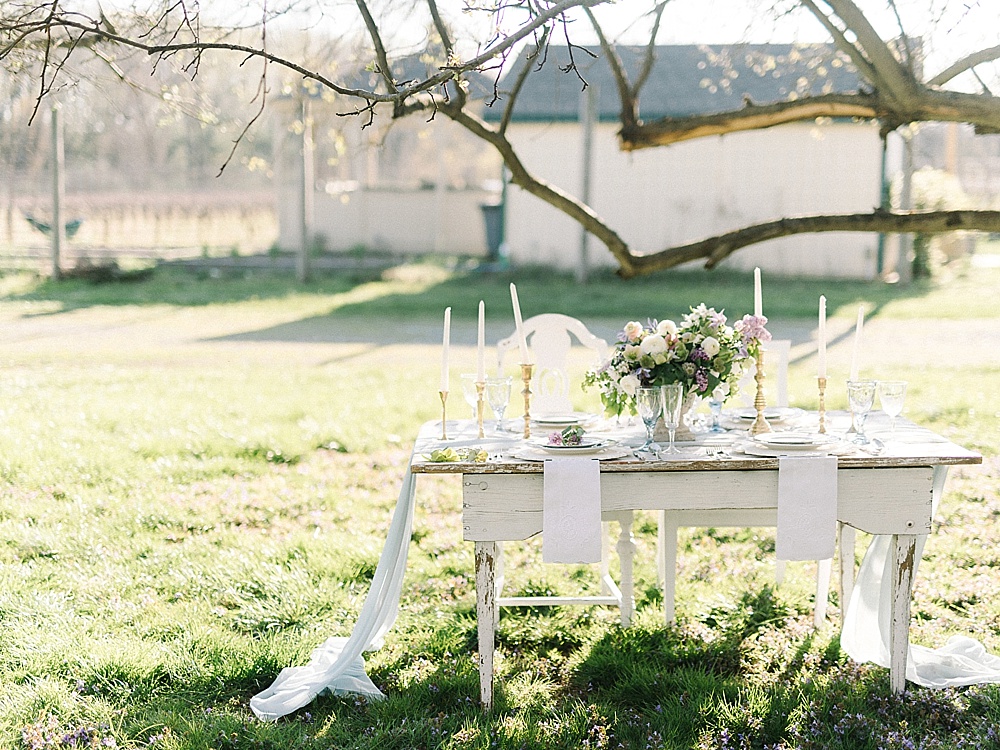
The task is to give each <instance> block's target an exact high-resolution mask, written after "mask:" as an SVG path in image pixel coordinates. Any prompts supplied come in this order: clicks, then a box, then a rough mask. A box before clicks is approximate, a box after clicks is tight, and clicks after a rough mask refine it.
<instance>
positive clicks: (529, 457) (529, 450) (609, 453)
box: [513, 445, 632, 461]
mask: <svg viewBox="0 0 1000 750" xmlns="http://www.w3.org/2000/svg"><path fill="white" fill-rule="evenodd" d="M556 455H559V456H565V455H567V454H566V452H565V451H562V452H560V453H558V454H557V453H553V452H552V451H544V450H541V449H539V448H536V447H534V446H525V447H523V448H519V449H518V450H516V451H514V453H513V456H514V458H519V459H521V460H522V461H546V460H548V459H551V458H553V457H554V456H556ZM569 455H586V456H591V457H592V458H596V459H598V460H600V461H613V460H615V459H616V458H624V457H625V456H631V455H632V451H630V450H629V449H628V448H625V447H624V446H621V445H606V446H603V447H600V448H589V449H587V450H586V451H583V452H582V453H577V454H572V453H571V454H569Z"/></svg>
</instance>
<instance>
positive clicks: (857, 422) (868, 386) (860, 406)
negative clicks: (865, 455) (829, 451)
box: [847, 380, 875, 445]
mask: <svg viewBox="0 0 1000 750" xmlns="http://www.w3.org/2000/svg"><path fill="white" fill-rule="evenodd" d="M847 401H848V403H849V404H850V405H851V416H852V417H853V419H854V428H855V429H856V430H857V431H858V434H857V435H855V437H854V442H855V443H860V444H861V445H865V444H866V443H867V442H868V436H867V435H865V420H867V419H868V412H870V411H871V410H872V406H873V405H874V403H875V381H874V380H848V381H847Z"/></svg>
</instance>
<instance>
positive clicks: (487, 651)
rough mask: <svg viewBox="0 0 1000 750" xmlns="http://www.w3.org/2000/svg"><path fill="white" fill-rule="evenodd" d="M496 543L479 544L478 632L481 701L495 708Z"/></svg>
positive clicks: (477, 549) (477, 547)
mask: <svg viewBox="0 0 1000 750" xmlns="http://www.w3.org/2000/svg"><path fill="white" fill-rule="evenodd" d="M497 554H498V545H497V543H496V542H476V623H477V626H478V631H479V700H480V702H481V703H482V704H483V708H485V709H486V710H489V709H491V708H493V647H494V636H495V634H496V616H497V600H496V561H497Z"/></svg>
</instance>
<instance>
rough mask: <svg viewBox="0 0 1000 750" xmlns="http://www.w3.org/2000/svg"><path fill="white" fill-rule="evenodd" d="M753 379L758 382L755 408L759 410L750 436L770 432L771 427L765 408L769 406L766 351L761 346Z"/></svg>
mask: <svg viewBox="0 0 1000 750" xmlns="http://www.w3.org/2000/svg"><path fill="white" fill-rule="evenodd" d="M753 379H754V380H756V381H757V396H756V397H755V398H754V400H753V406H754V408H755V409H756V410H757V417H756V418H755V419H754V421H753V424H752V425H750V434H751V435H761V434H763V433H765V432H770V431H771V425H769V424H768V423H767V420H766V419H765V418H764V408H765V407H766V406H767V401H766V400H765V398H764V350H763V348H762V347H761V346H760V345H758V346H757V372H756V373H755V374H754V376H753Z"/></svg>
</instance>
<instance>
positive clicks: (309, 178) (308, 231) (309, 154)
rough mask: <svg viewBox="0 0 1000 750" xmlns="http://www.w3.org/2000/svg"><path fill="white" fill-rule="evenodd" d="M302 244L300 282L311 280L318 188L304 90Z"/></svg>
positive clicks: (297, 269)
mask: <svg viewBox="0 0 1000 750" xmlns="http://www.w3.org/2000/svg"><path fill="white" fill-rule="evenodd" d="M300 115H301V116H302V215H301V216H300V219H301V230H302V231H301V235H302V244H301V246H300V247H299V255H298V258H297V260H296V264H295V275H296V277H297V278H298V280H299V283H300V284H304V283H305V282H307V281H308V280H309V251H310V250H311V249H312V243H313V236H314V233H313V220H314V202H315V194H314V191H315V189H316V185H315V183H316V178H315V157H314V150H315V149H314V148H313V132H312V107H311V106H310V102H309V92H308V91H303V92H302V106H301V109H300Z"/></svg>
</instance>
